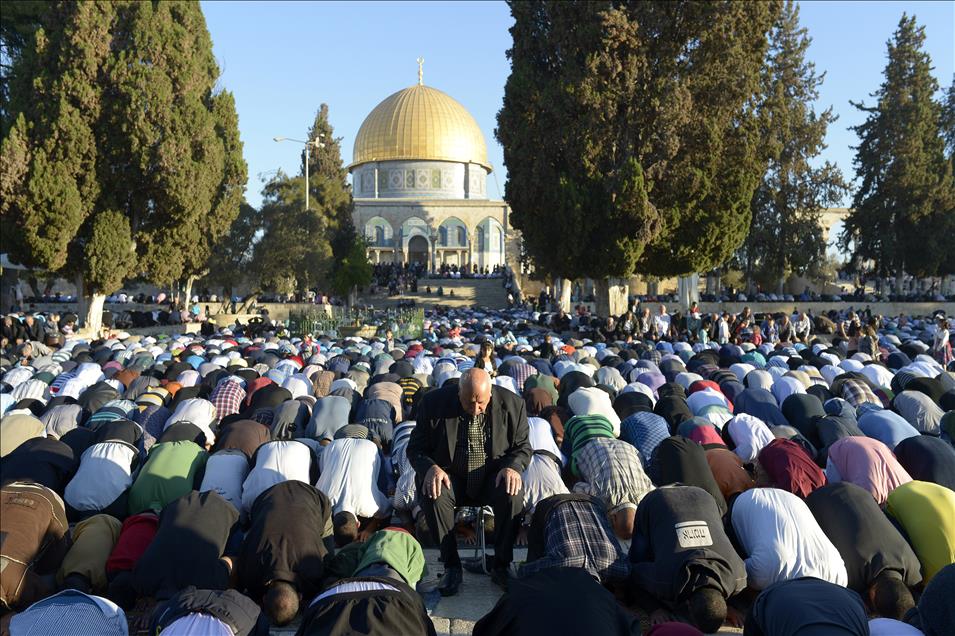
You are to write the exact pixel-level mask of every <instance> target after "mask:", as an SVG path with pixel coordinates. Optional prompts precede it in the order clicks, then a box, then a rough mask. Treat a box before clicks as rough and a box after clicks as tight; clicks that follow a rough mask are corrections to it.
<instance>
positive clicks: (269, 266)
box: [252, 171, 332, 294]
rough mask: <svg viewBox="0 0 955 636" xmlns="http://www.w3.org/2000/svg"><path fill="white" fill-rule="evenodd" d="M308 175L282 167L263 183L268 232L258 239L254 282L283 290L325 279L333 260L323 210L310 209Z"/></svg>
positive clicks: (264, 287)
mask: <svg viewBox="0 0 955 636" xmlns="http://www.w3.org/2000/svg"><path fill="white" fill-rule="evenodd" d="M304 189H305V180H304V178H303V177H289V176H286V175H285V174H284V173H283V172H281V171H279V172H278V174H276V176H275V177H273V178H272V179H271V180H270V181H269V182H268V183H266V184H265V187H264V188H263V189H262V206H261V207H260V208H259V213H260V214H261V216H262V225H263V227H264V228H265V234H264V235H263V236H262V238H261V240H260V241H259V242H258V243H256V245H255V254H254V257H253V258H254V260H255V263H256V268H255V270H256V271H255V276H254V280H253V281H252V282H253V284H254V283H258V285H257V287H259V288H260V289H259V290H257V291H261V290H273V291H276V292H278V293H282V294H291V293H294V292H297V291H305V290H307V289H309V288H311V287H315V286H317V285H318V284H319V283H320V282H321V281H322V280H324V279H325V276H326V275H327V273H328V271H329V268H330V267H331V261H332V248H331V244H330V243H329V241H328V231H327V230H328V224H327V222H326V219H325V217H324V215H323V214H322V210H321V209H320V208H317V207H315V206H312V207H311V209H310V210H308V211H306V210H305V195H304Z"/></svg>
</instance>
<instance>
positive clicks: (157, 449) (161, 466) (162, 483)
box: [129, 440, 208, 515]
mask: <svg viewBox="0 0 955 636" xmlns="http://www.w3.org/2000/svg"><path fill="white" fill-rule="evenodd" d="M207 458H208V453H206V451H205V449H203V448H202V447H201V446H199V445H198V444H196V443H195V442H191V441H188V440H183V441H178V442H160V443H158V444H154V445H153V446H152V448H150V449H149V457H148V458H147V459H146V463H145V464H144V465H143V467H142V469H140V471H139V474H138V475H137V476H136V481H134V482H133V485H132V486H130V488H129V514H130V515H136V514H139V513H141V512H146V511H147V510H152V511H154V512H159V511H161V510H162V509H163V508H165V507H166V504H168V503H169V502H170V501H173V500H174V499H178V498H179V497H182V496H183V495H185V494H187V493H189V492H190V491H192V490H195V489H196V488H198V487H199V486H200V485H201V484H202V475H203V469H204V468H205V465H206V459H207Z"/></svg>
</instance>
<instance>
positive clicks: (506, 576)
mask: <svg viewBox="0 0 955 636" xmlns="http://www.w3.org/2000/svg"><path fill="white" fill-rule="evenodd" d="M510 581H511V574H510V572H508V570H507V568H494V569H493V570H491V582H492V583H494V584H495V585H497V586H498V587H499V588H501V589H502V590H504V591H505V592H506V591H507V586H508V584H509V583H510Z"/></svg>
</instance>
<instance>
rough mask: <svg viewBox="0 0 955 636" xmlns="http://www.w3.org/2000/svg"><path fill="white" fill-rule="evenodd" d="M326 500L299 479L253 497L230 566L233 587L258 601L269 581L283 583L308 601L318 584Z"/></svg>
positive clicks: (328, 509) (328, 512)
mask: <svg viewBox="0 0 955 636" xmlns="http://www.w3.org/2000/svg"><path fill="white" fill-rule="evenodd" d="M331 510H332V505H331V502H329V501H328V497H326V496H325V495H324V494H322V493H321V492H319V491H318V490H317V489H316V488H314V487H313V486H311V485H309V484H306V483H302V482H300V481H284V482H281V483H279V484H276V485H274V486H272V487H271V488H269V489H268V490H266V491H265V492H263V493H262V494H261V495H259V496H258V497H257V498H256V499H255V503H254V504H253V506H252V511H251V513H250V514H249V518H250V519H251V525H250V527H249V531H248V532H247V533H246V535H245V539H244V540H243V542H242V548H241V550H240V551H239V558H238V562H237V564H236V568H237V574H238V581H239V587H240V588H241V589H244V590H246V591H247V592H248V594H249V596H251V597H252V598H254V599H259V598H260V597H261V596H262V594H263V593H264V592H265V584H266V583H268V582H269V581H273V580H280V581H287V582H289V583H292V584H293V585H295V587H296V588H297V589H298V590H299V591H300V592H301V593H302V594H303V596H304V597H306V598H310V597H312V596H314V595H315V594H317V593H318V591H319V590H318V588H319V586H320V585H321V582H322V576H323V574H324V568H323V566H322V560H323V559H324V557H325V554H326V549H325V544H324V543H322V531H323V530H324V529H325V524H326V523H327V522H328V518H329V516H330V515H331Z"/></svg>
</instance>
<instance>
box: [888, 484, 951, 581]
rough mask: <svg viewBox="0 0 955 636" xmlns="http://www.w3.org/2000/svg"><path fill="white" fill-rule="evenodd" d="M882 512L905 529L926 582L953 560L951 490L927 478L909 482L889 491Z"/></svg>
mask: <svg viewBox="0 0 955 636" xmlns="http://www.w3.org/2000/svg"><path fill="white" fill-rule="evenodd" d="M885 509H886V511H887V512H888V513H889V514H890V515H892V516H893V517H894V518H895V520H896V521H898V522H899V523H900V524H901V525H902V527H903V528H904V529H905V532H906V534H907V535H908V537H909V540H910V541H911V543H912V548H913V549H914V550H915V554H916V555H917V556H918V558H919V561H920V562H921V563H922V578H923V579H924V581H925V583H928V582H929V581H930V580H931V579H932V577H933V576H935V574H936V572H938V571H939V570H941V569H942V568H944V567H945V566H946V565H949V564H950V563H955V492H953V491H951V490H949V489H948V488H945V487H944V486H939V485H938V484H933V483H930V482H927V481H910V482H909V483H907V484H902V485H901V486H899V487H898V488H896V489H895V490H893V491H892V492H891V493H890V494H889V499H888V502H887V503H886V506H885Z"/></svg>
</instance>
